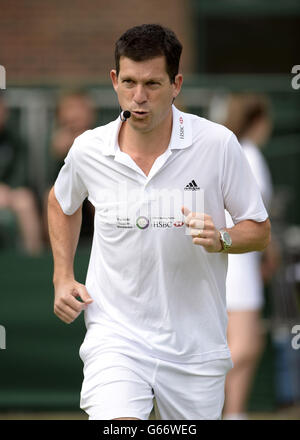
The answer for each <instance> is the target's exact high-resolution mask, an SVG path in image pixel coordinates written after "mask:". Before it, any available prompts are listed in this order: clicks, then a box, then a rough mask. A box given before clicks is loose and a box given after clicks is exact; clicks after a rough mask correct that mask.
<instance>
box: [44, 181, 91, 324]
mask: <svg viewBox="0 0 300 440" xmlns="http://www.w3.org/2000/svg"><path fill="white" fill-rule="evenodd" d="M81 220H82V207H80V208H79V209H78V210H77V211H76V212H75V213H74V214H72V215H66V214H64V212H63V211H62V209H61V207H60V204H59V203H58V201H57V199H56V197H55V193H54V188H52V189H51V191H50V193H49V198H48V226H49V236H50V242H51V247H52V253H53V260H54V274H53V284H54V290H55V300H54V313H55V314H56V315H57V316H58V317H59V318H60V319H61V320H62V321H64V322H66V323H68V324H69V323H71V322H72V321H74V320H75V319H76V318H77V317H78V316H79V314H80V312H81V311H82V310H83V309H84V307H85V306H86V305H87V304H89V303H91V302H92V301H93V300H92V298H91V297H90V296H89V294H88V292H87V290H86V288H85V286H84V285H83V284H80V283H78V282H77V281H76V280H75V279H74V269H73V263H74V257H75V252H76V248H77V245H78V240H79V234H80V228H81ZM76 297H80V298H81V299H82V301H83V303H82V302H80V301H78V300H77V299H76Z"/></svg>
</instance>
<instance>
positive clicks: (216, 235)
mask: <svg viewBox="0 0 300 440" xmlns="http://www.w3.org/2000/svg"><path fill="white" fill-rule="evenodd" d="M182 213H183V214H184V215H185V216H186V218H185V223H186V225H187V226H188V227H189V228H190V235H191V236H192V238H193V243H194V244H197V245H201V246H203V247H204V248H205V249H206V250H207V252H220V251H221V250H222V244H221V240H220V232H219V231H218V230H217V229H216V228H215V225H214V223H213V220H212V218H211V216H209V215H207V214H199V213H195V212H190V211H189V209H188V208H185V207H183V208H182ZM224 229H225V230H226V231H228V232H229V234H230V237H231V239H232V245H231V246H230V248H229V249H228V250H226V251H224V252H226V253H230V254H242V253H245V252H252V251H262V250H264V249H265V248H266V247H267V246H268V244H269V242H270V239H271V224H270V220H269V219H266V220H265V221H264V222H255V221H253V220H243V221H241V222H239V223H237V224H236V225H235V226H233V228H224Z"/></svg>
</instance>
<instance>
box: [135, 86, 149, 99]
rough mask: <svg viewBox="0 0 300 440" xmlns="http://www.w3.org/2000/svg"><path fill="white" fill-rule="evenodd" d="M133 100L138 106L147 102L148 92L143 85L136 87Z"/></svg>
mask: <svg viewBox="0 0 300 440" xmlns="http://www.w3.org/2000/svg"><path fill="white" fill-rule="evenodd" d="M133 99H134V101H135V102H136V103H137V104H143V103H144V102H146V101H147V94H146V90H145V88H144V87H143V86H142V85H140V84H139V85H137V86H136V88H135V93H134V97H133Z"/></svg>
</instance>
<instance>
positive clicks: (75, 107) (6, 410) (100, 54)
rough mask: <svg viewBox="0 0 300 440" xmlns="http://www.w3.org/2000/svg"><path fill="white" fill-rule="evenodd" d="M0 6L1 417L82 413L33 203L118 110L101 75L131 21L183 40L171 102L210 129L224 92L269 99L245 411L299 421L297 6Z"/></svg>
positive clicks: (40, 214) (81, 253)
mask: <svg viewBox="0 0 300 440" xmlns="http://www.w3.org/2000/svg"><path fill="white" fill-rule="evenodd" d="M0 10H1V14H0V65H2V66H4V67H5V69H6V89H5V90H2V91H0V281H1V283H0V325H1V326H2V327H0V330H1V332H2V336H1V341H2V342H1V349H0V390H1V391H0V417H1V418H10V417H11V418H13V417H14V416H13V415H14V414H18V416H15V417H19V418H20V417H23V416H24V417H26V413H28V414H31V415H32V414H33V413H34V414H35V415H34V416H32V417H38V413H39V412H40V413H41V412H43V414H44V415H43V416H44V417H49V418H51V417H61V418H65V417H71V418H72V417H74V418H80V417H83V418H84V417H85V416H84V415H82V414H80V412H79V392H80V388H81V381H82V363H81V360H80V358H79V356H78V350H79V347H80V344H81V342H82V340H83V337H84V333H85V327H84V320H83V316H80V317H79V318H78V319H77V320H76V322H74V323H73V324H72V325H66V324H64V323H62V322H60V321H59V320H58V318H56V317H55V315H54V314H53V287H52V269H53V263H52V256H51V252H50V246H49V239H48V233H47V222H46V214H47V213H46V205H45V202H46V199H47V194H48V191H49V188H50V187H51V186H52V185H53V183H54V180H55V178H56V176H57V173H58V171H59V169H60V167H61V165H62V163H63V159H64V157H65V156H66V154H67V151H68V149H69V148H70V146H71V145H72V142H73V139H74V138H75V137H76V136H78V135H79V134H80V133H82V132H83V131H85V130H86V129H88V128H94V127H96V126H98V125H103V124H105V123H107V122H109V121H111V120H112V119H115V118H117V116H118V103H117V99H116V96H115V94H114V91H113V89H112V86H111V84H110V79H109V71H110V69H112V68H114V57H113V53H114V44H115V41H116V40H117V39H118V38H119V36H120V35H121V34H122V33H123V32H124V31H125V30H127V29H128V28H129V27H131V26H135V25H138V24H142V23H160V24H162V25H164V26H167V27H170V28H171V29H173V30H174V31H175V33H176V34H177V36H178V38H179V40H180V41H181V42H182V44H183V55H182V62H181V71H182V73H183V74H184V85H183V89H182V92H181V94H180V97H179V99H178V100H177V102H176V104H177V106H178V107H180V108H181V109H183V110H185V111H188V112H191V113H195V114H197V115H199V116H202V117H205V118H208V119H211V120H213V121H215V122H218V123H221V124H223V123H225V121H226V118H227V116H228V114H227V111H228V103H229V101H230V97H231V96H232V95H236V94H244V93H248V94H252V95H254V94H255V95H259V96H264V98H266V99H267V100H268V102H269V107H270V114H271V129H270V133H269V136H268V139H267V140H266V142H265V145H264V148H263V150H262V154H263V156H264V159H265V161H266V163H267V165H268V168H269V170H270V175H271V179H272V184H273V194H272V200H271V204H270V208H269V213H270V217H271V221H272V229H273V237H274V238H275V240H276V243H277V248H278V250H279V254H280V257H279V258H278V261H277V264H276V265H275V266H276V270H270V271H269V272H270V273H271V275H269V276H265V277H264V306H263V311H262V313H263V327H264V332H265V337H266V343H265V345H264V349H263V353H262V355H261V357H260V360H259V363H258V365H257V368H256V371H255V377H254V380H253V383H252V385H251V392H250V395H249V398H248V402H247V411H248V412H249V414H250V417H251V414H252V417H253V418H284V417H287V418H299V419H300V409H299V408H300V339H299V338H298V339H297V327H295V326H297V325H298V326H300V179H299V175H298V170H299V169H298V166H300V78H299V80H298V83H299V87H297V78H296V79H295V76H296V73H297V72H296V73H295V71H294V73H292V69H293V66H297V65H300V58H299V47H300V3H299V1H298V0H277V1H276V2H272V1H270V0H214V1H213V2H212V1H209V0H207V1H206V0H185V1H184V2H183V1H179V0H173V1H172V2H169V1H167V0H149V1H147V2H140V1H137V0H128V1H126V2H124V1H120V0H115V1H114V2H107V1H104V0H85V1H82V0H72V1H71V0H59V1H58V0H52V1H51V2H38V1H36V0H26V1H23V2H20V1H17V0H0ZM299 71H300V66H299ZM293 78H294V81H293ZM295 86H296V87H295ZM245 197H247V194H245ZM84 211H85V220H84V222H83V226H82V231H81V236H80V243H79V248H78V253H77V256H76V261H75V273H76V276H77V279H78V281H80V282H84V281H85V273H86V269H87V265H88V258H89V250H90V246H91V239H92V232H93V207H92V206H91V205H90V204H89V203H88V202H85V204H84ZM299 331H300V327H299V330H298V333H299ZM293 338H296V339H294V343H292V341H293ZM45 412H47V415H46V416H45V414H46V413H45ZM22 414H23V416H22ZM51 414H52V416H51ZM54 414H55V416H54ZM59 414H61V415H59ZM66 414H67V415H68V416H67V415H66Z"/></svg>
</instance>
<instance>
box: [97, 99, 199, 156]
mask: <svg viewBox="0 0 300 440" xmlns="http://www.w3.org/2000/svg"><path fill="white" fill-rule="evenodd" d="M172 112H173V126H172V134H171V139H170V143H169V146H168V149H169V150H175V149H176V150H180V149H183V148H187V147H189V146H191V145H192V140H193V136H192V125H191V121H190V120H189V118H188V114H187V113H183V112H181V111H179V110H178V109H177V108H176V107H175V105H172ZM121 124H122V122H121V120H120V117H118V118H117V119H116V120H115V121H113V122H112V123H111V133H110V137H109V139H108V143H107V145H106V147H105V148H104V149H103V150H102V152H103V154H104V155H105V156H115V155H116V153H117V151H118V149H119V146H118V137H119V131H120V128H121Z"/></svg>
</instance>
